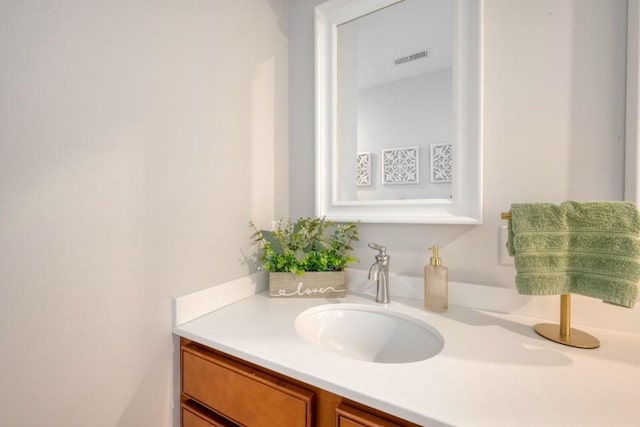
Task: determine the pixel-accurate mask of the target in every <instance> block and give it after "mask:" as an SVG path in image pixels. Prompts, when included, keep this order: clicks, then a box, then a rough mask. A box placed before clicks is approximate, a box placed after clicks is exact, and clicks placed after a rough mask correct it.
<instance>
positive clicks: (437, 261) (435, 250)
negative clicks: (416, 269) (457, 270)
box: [428, 245, 442, 266]
mask: <svg viewBox="0 0 640 427" xmlns="http://www.w3.org/2000/svg"><path fill="white" fill-rule="evenodd" d="M428 250H430V251H433V256H432V257H431V259H430V260H429V264H431V265H435V266H439V265H441V264H442V260H441V259H440V256H439V253H438V252H439V250H438V247H437V246H435V245H434V246H431V247H430V248H429V249H428Z"/></svg>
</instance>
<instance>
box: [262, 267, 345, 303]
mask: <svg viewBox="0 0 640 427" xmlns="http://www.w3.org/2000/svg"><path fill="white" fill-rule="evenodd" d="M346 294H347V273H346V272H345V271H310V272H306V273H304V274H303V275H301V276H299V275H297V274H294V273H269V296H270V297H278V298H294V297H298V298H300V297H302V298H329V297H331V298H336V297H338V298H340V297H344V296H345V295H346Z"/></svg>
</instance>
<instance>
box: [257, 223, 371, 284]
mask: <svg viewBox="0 0 640 427" xmlns="http://www.w3.org/2000/svg"><path fill="white" fill-rule="evenodd" d="M250 226H251V228H252V229H253V234H252V236H251V238H252V239H253V242H254V243H255V244H256V245H258V246H260V249H261V252H260V255H259V259H260V262H261V263H262V268H263V269H264V270H266V271H271V272H291V273H296V274H302V273H304V272H305V271H341V270H343V269H344V268H345V266H346V265H347V264H349V263H352V262H356V261H358V260H357V259H356V258H354V257H352V256H351V255H349V252H350V251H351V250H353V248H352V247H351V242H353V241H357V240H358V225H357V224H355V223H347V224H335V223H333V222H331V221H327V220H326V219H325V218H324V217H323V218H300V219H298V220H297V221H296V222H291V221H284V220H280V221H278V225H277V227H276V229H275V230H273V231H269V230H258V229H257V228H256V226H255V224H254V223H253V222H251V223H250Z"/></svg>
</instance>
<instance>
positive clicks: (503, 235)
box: [498, 225, 513, 265]
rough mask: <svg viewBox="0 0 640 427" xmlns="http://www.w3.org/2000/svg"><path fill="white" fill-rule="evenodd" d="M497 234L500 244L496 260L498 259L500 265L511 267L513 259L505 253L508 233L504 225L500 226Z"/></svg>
mask: <svg viewBox="0 0 640 427" xmlns="http://www.w3.org/2000/svg"><path fill="white" fill-rule="evenodd" d="M499 234H500V238H499V241H500V243H499V248H498V258H499V259H500V264H502V265H513V257H512V256H511V255H509V252H507V239H508V238H509V231H508V229H507V226H506V225H502V226H500V231H499Z"/></svg>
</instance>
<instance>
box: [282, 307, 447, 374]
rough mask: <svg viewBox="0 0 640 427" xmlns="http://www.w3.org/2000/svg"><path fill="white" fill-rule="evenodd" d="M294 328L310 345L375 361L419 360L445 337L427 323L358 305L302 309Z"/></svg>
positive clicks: (437, 347) (437, 348) (438, 347)
mask: <svg viewBox="0 0 640 427" xmlns="http://www.w3.org/2000/svg"><path fill="white" fill-rule="evenodd" d="M295 328H296V331H297V332H298V334H299V335H300V336H302V337H303V338H304V339H305V340H307V341H308V342H310V343H311V344H315V345H317V346H320V347H322V348H324V349H327V350H329V351H332V352H334V353H336V354H339V355H341V356H344V357H349V358H352V359H358V360H366V361H370V362H378V363H408V362H418V361H420V360H425V359H428V358H430V357H433V356H435V355H436V354H438V353H439V352H440V350H442V347H443V345H444V339H443V338H442V336H441V335H440V333H439V332H438V331H437V330H435V329H434V328H433V327H431V326H430V325H429V324H427V323H426V322H423V321H421V320H419V319H416V318H413V317H411V316H407V315H404V314H402V313H399V312H396V311H392V310H389V309H385V308H382V307H374V306H368V305H358V304H330V305H322V306H319V307H315V308H312V309H309V310H306V311H304V312H302V313H301V314H300V315H299V316H298V317H297V318H296V321H295Z"/></svg>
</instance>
